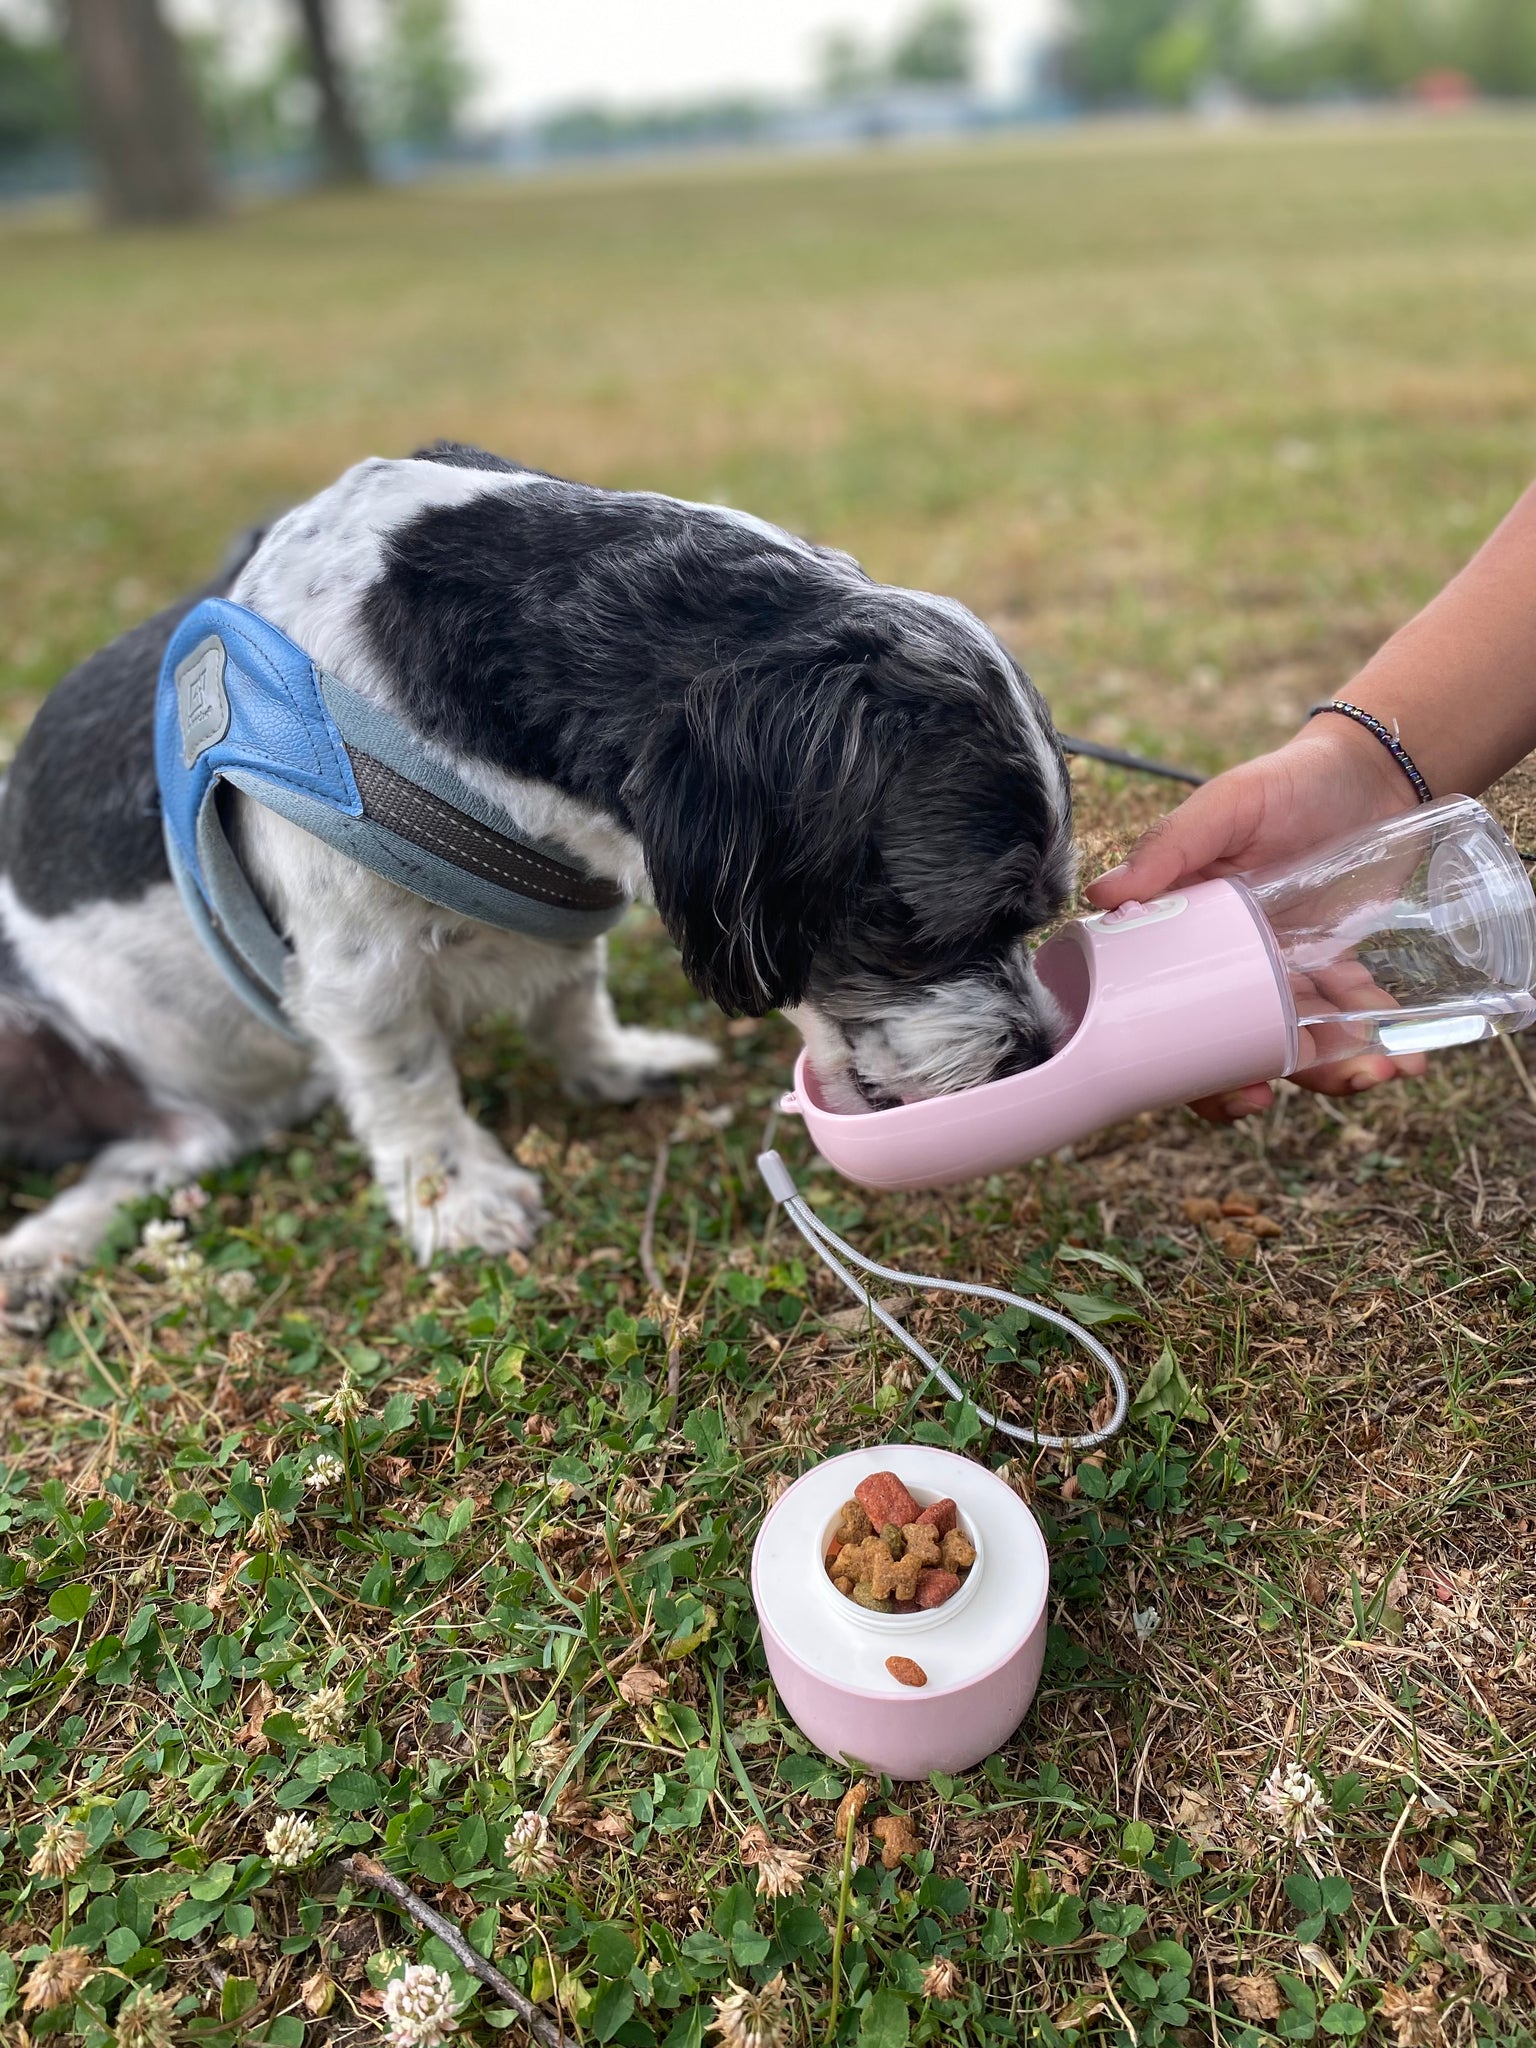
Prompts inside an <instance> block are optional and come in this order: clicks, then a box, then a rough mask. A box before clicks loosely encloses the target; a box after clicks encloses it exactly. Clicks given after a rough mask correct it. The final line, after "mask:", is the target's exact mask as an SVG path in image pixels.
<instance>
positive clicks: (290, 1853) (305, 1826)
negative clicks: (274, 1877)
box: [263, 1813, 320, 1870]
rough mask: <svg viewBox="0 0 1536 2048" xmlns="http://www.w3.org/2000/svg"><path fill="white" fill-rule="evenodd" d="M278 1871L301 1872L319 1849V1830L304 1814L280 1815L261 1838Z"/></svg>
mask: <svg viewBox="0 0 1536 2048" xmlns="http://www.w3.org/2000/svg"><path fill="white" fill-rule="evenodd" d="M263 1841H264V1846H265V1848H266V1852H267V1854H268V1855H269V1856H270V1857H271V1859H272V1862H273V1865H274V1867H275V1868H276V1869H278V1870H301V1869H302V1868H303V1866H304V1865H305V1864H306V1863H307V1862H308V1861H309V1860H310V1858H311V1857H312V1856H313V1855H314V1854H315V1852H316V1850H317V1849H318V1848H319V1847H320V1830H319V1829H318V1828H317V1827H316V1826H315V1824H314V1822H313V1821H312V1820H310V1819H309V1817H308V1816H307V1815H306V1814H302V1813H280V1814H279V1815H278V1817H277V1819H276V1820H275V1821H273V1823H272V1825H271V1827H269V1828H268V1829H267V1832H266V1835H265V1836H264V1838H263Z"/></svg>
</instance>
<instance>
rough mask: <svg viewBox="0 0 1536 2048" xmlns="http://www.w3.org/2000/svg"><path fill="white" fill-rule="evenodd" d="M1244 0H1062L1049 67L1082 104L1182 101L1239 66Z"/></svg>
mask: <svg viewBox="0 0 1536 2048" xmlns="http://www.w3.org/2000/svg"><path fill="white" fill-rule="evenodd" d="M1251 30H1252V10H1251V5H1250V0H1067V28H1066V32H1065V34H1064V35H1063V37H1062V40H1061V43H1060V45H1059V47H1058V49H1057V52H1056V61H1055V67H1054V68H1055V69H1056V71H1057V73H1058V75H1059V81H1060V83H1061V84H1062V85H1063V86H1064V87H1065V88H1066V90H1067V91H1068V92H1070V93H1072V94H1074V95H1075V96H1076V97H1078V98H1079V99H1083V100H1086V101H1088V102H1089V103H1090V104H1103V103H1106V102H1107V103H1109V104H1111V105H1112V104H1114V103H1115V102H1117V101H1121V102H1123V101H1128V100H1142V99H1154V100H1160V101H1162V102H1163V103H1164V104H1165V105H1167V106H1187V105H1188V103H1189V101H1190V100H1191V99H1192V98H1193V97H1194V95H1195V93H1196V92H1198V90H1199V89H1200V87H1201V86H1202V85H1204V84H1205V83H1207V81H1208V80H1210V79H1213V78H1237V77H1240V76H1242V74H1243V72H1244V70H1245V55H1246V50H1247V45H1248V41H1249V37H1250V34H1251Z"/></svg>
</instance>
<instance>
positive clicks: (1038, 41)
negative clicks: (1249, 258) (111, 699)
mask: <svg viewBox="0 0 1536 2048" xmlns="http://www.w3.org/2000/svg"><path fill="white" fill-rule="evenodd" d="M615 5H616V0H566V4H565V5H563V6H562V7H561V8H559V9H555V10H550V9H547V8H536V7H535V5H534V0H0V197H5V196H12V197H15V196H26V195H31V194H37V193H41V192H47V191H62V190H68V189H73V188H76V187H79V186H81V185H83V184H84V183H85V182H86V179H87V177H88V176H89V175H90V173H91V170H92V167H93V166H94V172H95V178H96V183H97V186H98V189H99V191H100V194H101V197H102V201H103V205H104V208H105V211H106V213H107V215H108V216H109V217H111V218H117V219H133V218H162V219H164V218H176V217H183V216H186V215H189V214H194V213H198V212H201V211H206V210H208V209H209V208H210V207H213V206H215V205H216V204H217V200H218V194H219V193H220V192H221V191H225V192H227V191H228V190H229V189H230V188H231V187H256V188H261V187H267V188H282V187H293V186H298V185H302V184H305V183H309V182H315V181H325V182H332V183H336V182H362V181H366V180H368V179H370V178H381V179H385V180H391V181H398V180H405V179H410V178H413V177H419V176H422V175H426V174H428V173H430V172H433V171H437V170H441V169H443V168H445V167H452V166H454V165H479V166H482V167H489V168H499V169H502V170H505V171H509V172H510V171H519V172H528V171H531V170H537V169H538V168H539V167H540V166H543V165H546V164H550V163H561V162H568V161H570V160H571V159H573V158H581V157H592V156H602V157H634V156H643V155H651V154H655V153H657V152H659V151H682V150H694V151H697V150H700V149H720V148H743V147H745V148H760V149H768V148H778V149H805V148H821V149H827V148H839V147H843V148H854V147H861V146H868V145H871V144H876V143H889V142H892V141H899V140H901V139H902V138H908V137H922V136H933V135H941V134H962V133H965V132H968V131H974V130H983V129H996V128H999V127H1006V126H1012V125H1021V124H1026V123H1030V122H1039V121H1044V120H1062V119H1072V118H1081V117H1087V116H1098V117H1113V116H1126V115H1137V114H1144V113H1145V112H1147V111H1148V110H1156V111H1161V112H1165V113H1168V112H1181V111H1182V112H1189V113H1192V114H1196V115H1199V114H1206V115H1211V114H1220V115H1222V116H1224V117H1228V118H1230V117H1231V116H1233V115H1234V114H1238V113H1241V112H1243V111H1245V110H1247V109H1250V108H1255V107H1266V106H1284V105H1294V104H1319V103H1321V104H1339V103H1347V104H1353V105H1358V106H1361V107H1369V106H1372V105H1390V104H1394V103H1399V102H1401V101H1403V100H1404V99H1412V100H1417V101H1418V102H1420V103H1422V104H1425V105H1430V106H1462V105H1465V104H1466V103H1467V102H1468V101H1469V100H1472V99H1475V98H1477V97H1479V96H1490V97H1499V98H1517V97H1527V96H1536V0H912V4H910V5H906V6H903V5H902V0H841V4H840V0H733V4H732V5H731V6H730V7H729V8H724V9H721V8H719V7H718V6H716V7H714V8H713V9H709V10H705V9H704V8H703V4H702V0H628V6H627V12H624V13H615V12H614V8H615ZM605 8H606V9H607V13H606V15H605V13H604V9H605ZM605 21H606V23H607V25H608V26H609V28H610V29H611V28H612V27H613V25H614V24H616V23H622V24H623V25H624V26H625V27H626V28H627V29H629V30H631V31H634V32H636V33H638V34H641V35H643V37H644V39H645V40H644V44H643V54H644V59H645V61H644V63H643V64H641V63H639V62H638V61H635V60H636V58H637V53H638V52H639V50H640V48H641V46H640V45H638V44H637V45H634V46H633V47H631V49H630V51H629V55H630V57H631V60H632V61H631V63H630V66H629V73H630V74H633V75H628V74H626V71H625V66H624V54H625V53H624V50H623V49H622V48H616V47H615V38H614V37H613V35H612V34H609V35H608V36H606V37H605V35H604V33H603V29H604V23H605ZM553 50H558V52H559V54H560V56H561V59H562V61H561V62H560V63H558V64H554V65H552V64H551V63H550V61H549V59H550V54H551V51H553ZM786 53H788V61H786ZM669 67H670V72H671V73H674V74H675V75H676V78H677V80H678V84H677V88H676V89H675V90H658V89H655V88H656V81H657V80H658V79H661V80H666V79H667V77H668V75H669ZM712 79H713V80H714V81H717V82H711V81H712ZM589 80H590V83H588V81H589Z"/></svg>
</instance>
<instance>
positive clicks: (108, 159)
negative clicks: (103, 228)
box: [64, 0, 216, 223]
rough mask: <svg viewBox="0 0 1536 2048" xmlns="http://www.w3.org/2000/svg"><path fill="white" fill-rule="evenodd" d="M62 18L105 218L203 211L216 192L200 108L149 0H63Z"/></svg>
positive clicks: (157, 217)
mask: <svg viewBox="0 0 1536 2048" xmlns="http://www.w3.org/2000/svg"><path fill="white" fill-rule="evenodd" d="M64 18H65V26H66V35H67V40H68V46H69V52H70V57H71V59H72V61H73V64H74V72H75V80H76V85H77V87H78V91H79V100H80V112H81V118H82V125H83V128H84V133H85V140H86V144H87V147H88V148H89V150H90V152H91V158H92V161H93V163H94V165H95V169H96V182H97V189H98V192H99V194H100V198H101V205H102V211H103V212H104V214H105V215H106V217H107V219H108V220H109V221H114V222H123V223H127V222H133V221H175V220H193V219H196V218H197V217H198V216H200V215H203V214H208V213H211V212H212V211H213V210H214V207H215V204H216V199H215V192H214V183H213V174H212V170H211V168H210V165H209V158H208V145H207V138H206V136H205V134H204V130H203V123H202V117H201V114H200V112H199V109H198V104H197V100H196V97H195V96H194V94H193V93H192V91H191V89H190V87H189V86H188V83H187V77H186V73H185V71H184V69H183V67H182V62H181V53H180V51H179V50H178V48H177V45H176V38H175V37H174V36H173V35H172V34H171V31H170V30H169V29H168V28H167V27H166V24H165V21H164V19H163V17H162V16H161V13H160V6H159V0H65V17H64Z"/></svg>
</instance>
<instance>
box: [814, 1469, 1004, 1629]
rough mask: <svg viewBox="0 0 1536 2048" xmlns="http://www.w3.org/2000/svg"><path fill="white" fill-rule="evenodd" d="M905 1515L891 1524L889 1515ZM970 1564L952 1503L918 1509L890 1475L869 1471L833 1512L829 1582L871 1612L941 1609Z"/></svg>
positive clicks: (969, 1547)
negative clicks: (833, 1525)
mask: <svg viewBox="0 0 1536 2048" xmlns="http://www.w3.org/2000/svg"><path fill="white" fill-rule="evenodd" d="M898 1514H900V1515H904V1516H905V1519H904V1520H903V1521H899V1522H898V1521H896V1520H895V1519H894V1516H895V1515H898ZM975 1562H976V1547H975V1545H974V1544H973V1543H972V1542H971V1540H970V1538H969V1537H968V1536H967V1535H966V1534H965V1532H964V1530H963V1529H961V1527H960V1511H959V1509H958V1508H957V1507H956V1505H955V1503H954V1502H953V1501H952V1500H948V1499H946V1500H937V1501H935V1502H934V1503H933V1505H932V1506H931V1507H927V1508H922V1509H919V1507H918V1505H917V1502H916V1501H915V1500H914V1499H913V1498H912V1495H911V1494H910V1493H909V1492H908V1490H907V1488H906V1486H905V1485H904V1484H903V1482H902V1481H901V1480H900V1479H899V1478H898V1477H897V1475H896V1474H895V1473H894V1472H872V1473H871V1474H870V1475H869V1477H868V1478H867V1479H862V1480H860V1482H859V1486H858V1489H857V1491H856V1496H855V1498H854V1499H853V1500H850V1501H845V1502H844V1504H843V1506H842V1507H841V1509H840V1510H839V1511H838V1517H837V1522H836V1525H835V1527H834V1530H833V1533H832V1534H831V1536H829V1537H828V1539H827V1547H826V1552H825V1556H824V1563H825V1567H826V1571H827V1575H828V1577H829V1578H830V1579H831V1581H832V1583H833V1585H834V1586H836V1588H837V1590H838V1592H839V1593H841V1594H842V1595H843V1596H844V1598H845V1599H849V1600H853V1601H856V1602H857V1603H858V1605H859V1606H860V1607H864V1608H867V1609H868V1610H869V1611H870V1612H871V1613H873V1614H917V1613H919V1612H921V1610H922V1609H924V1608H929V1607H942V1606H943V1604H944V1602H945V1601H946V1600H952V1599H953V1598H954V1596H955V1594H956V1593H957V1592H958V1591H959V1590H960V1587H961V1584H962V1583H963V1581H964V1579H965V1575H966V1573H967V1572H969V1571H970V1569H971V1567H972V1566H973V1565H974V1564H975Z"/></svg>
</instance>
